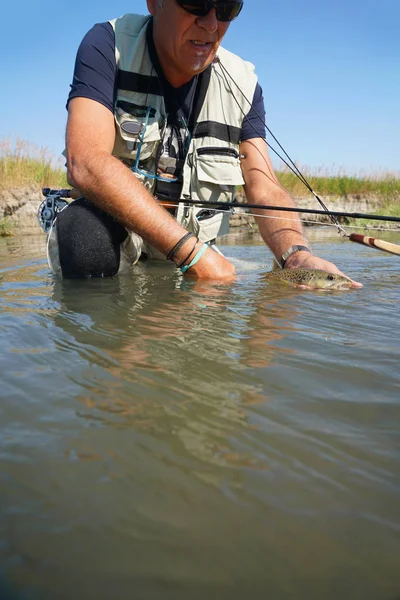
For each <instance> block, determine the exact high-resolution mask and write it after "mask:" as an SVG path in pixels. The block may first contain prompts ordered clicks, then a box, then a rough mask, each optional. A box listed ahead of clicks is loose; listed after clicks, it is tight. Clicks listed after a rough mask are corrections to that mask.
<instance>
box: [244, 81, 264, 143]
mask: <svg viewBox="0 0 400 600" xmlns="http://www.w3.org/2000/svg"><path fill="white" fill-rule="evenodd" d="M263 121H264V123H265V107H264V98H263V92H262V89H261V86H260V84H259V83H257V85H256V89H255V91H254V96H253V102H252V105H251V108H250V110H249V112H248V113H247V115H246V117H245V118H244V119H243V123H242V133H241V136H240V141H241V142H245V141H246V140H251V139H252V138H258V137H260V138H263V139H265V136H266V130H265V125H264V123H263Z"/></svg>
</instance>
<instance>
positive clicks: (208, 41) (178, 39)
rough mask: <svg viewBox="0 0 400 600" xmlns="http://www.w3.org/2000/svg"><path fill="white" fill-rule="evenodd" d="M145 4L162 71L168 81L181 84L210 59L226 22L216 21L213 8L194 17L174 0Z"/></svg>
mask: <svg viewBox="0 0 400 600" xmlns="http://www.w3.org/2000/svg"><path fill="white" fill-rule="evenodd" d="M147 6H148V9H149V12H150V13H151V14H152V15H153V16H154V29H153V36H154V43H155V46H156V49H157V54H158V58H159V60H160V63H161V66H162V68H163V71H164V73H165V75H166V77H167V79H169V81H170V83H171V84H172V85H175V86H176V87H177V86H179V85H183V83H185V82H186V81H189V80H190V79H192V77H194V75H196V74H197V73H200V72H201V71H204V69H206V68H207V67H208V66H209V65H210V64H211V63H212V61H213V59H214V56H215V54H216V52H217V50H218V47H219V45H220V43H221V41H222V38H223V37H224V35H225V33H226V31H227V29H228V27H229V23H222V22H220V21H217V19H216V16H215V9H214V8H213V9H212V10H210V12H209V13H208V14H207V15H206V16H205V17H196V16H195V15H192V14H190V13H188V12H187V11H185V10H184V9H183V8H181V7H180V6H179V4H177V2H176V1H175V0H163V2H161V3H160V2H159V0H147Z"/></svg>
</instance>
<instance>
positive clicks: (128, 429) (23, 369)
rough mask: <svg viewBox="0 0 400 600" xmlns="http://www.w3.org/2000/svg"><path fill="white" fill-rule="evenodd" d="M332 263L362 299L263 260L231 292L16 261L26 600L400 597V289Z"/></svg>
mask: <svg viewBox="0 0 400 600" xmlns="http://www.w3.org/2000/svg"><path fill="white" fill-rule="evenodd" d="M321 250H322V252H325V253H326V256H327V257H329V255H335V256H336V255H337V256H338V257H339V259H340V261H341V263H342V264H343V266H344V267H345V268H346V267H348V268H353V269H354V268H355V265H356V266H357V268H360V269H361V268H362V273H357V274H356V275H357V277H359V278H360V280H361V281H363V282H365V283H366V286H365V288H364V289H363V291H362V292H361V293H356V294H342V295H340V294H339V295H338V294H336V295H335V294H328V295H325V296H323V297H322V295H318V294H312V293H308V292H303V291H299V290H292V289H291V288H279V289H278V288H272V287H269V286H268V284H266V283H265V282H263V280H262V272H263V269H264V268H268V266H269V259H268V257H267V256H266V255H265V250H264V248H263V247H262V246H261V245H260V246H251V247H250V246H240V247H239V246H227V250H226V253H227V254H228V253H230V254H231V255H232V257H233V258H235V259H237V260H241V261H244V262H246V261H248V263H249V264H250V266H251V268H249V269H248V270H246V268H245V265H244V264H242V267H243V268H242V269H241V270H239V271H240V272H239V277H238V281H237V282H236V283H235V284H233V285H230V286H212V285H211V286H210V285H205V284H196V283H191V282H183V281H182V280H181V279H180V278H179V277H178V276H176V274H174V272H173V270H171V269H169V268H168V267H165V266H157V265H153V266H150V265H141V266H139V267H137V269H136V271H135V273H134V274H133V276H132V277H120V278H115V279H112V280H94V281H83V282H79V281H74V282H71V281H63V282H61V281H55V280H53V279H52V278H51V276H50V275H49V273H48V270H47V267H46V264H45V262H44V260H43V256H39V255H37V254H36V250H35V251H33V252H32V254H30V255H29V257H28V258H27V259H26V260H23V259H21V256H18V252H17V253H16V254H15V255H13V257H12V260H14V258H15V262H14V263H13V264H12V265H11V266H10V267H9V266H7V265H5V262H4V257H1V256H0V261H1V260H3V264H2V269H3V271H2V273H3V274H4V278H3V280H2V281H1V283H0V294H1V299H2V303H1V306H0V328H1V333H2V351H3V356H2V359H1V360H2V364H1V372H2V387H1V391H0V394H1V397H2V405H1V410H2V428H1V430H0V473H1V475H0V493H1V507H2V508H1V516H0V533H1V538H0V539H1V540H2V543H1V544H0V565H1V568H2V570H3V572H4V574H5V575H4V576H5V578H6V581H7V585H9V587H10V592H9V593H10V594H12V597H15V598H17V597H22V594H23V593H26V595H27V597H29V598H32V597H35V594H36V597H38V598H40V599H41V600H47V599H50V598H52V599H53V598H55V597H56V598H60V599H61V600H63V599H64V598H65V599H66V600H67V599H68V600H69V599H70V598H78V600H80V599H81V598H82V600H86V598H88V597H89V598H90V597H95V598H96V600H99V599H100V600H103V599H104V600H105V599H108V598H110V597H118V598H131V597H132V594H134V596H135V597H138V598H151V599H155V600H158V599H159V598H163V600H164V598H171V599H173V600H181V599H182V600H184V599H186V598H191V599H193V598H194V599H197V598H199V599H200V598H204V597H205V596H206V595H209V596H211V597H213V598H214V597H215V598H218V600H225V598H226V599H227V598H229V599H230V600H232V599H234V600H239V599H240V600H241V599H242V598H244V597H248V598H252V600H258V599H260V600H261V599H264V598H266V597H271V598H279V599H282V600H283V599H286V598H293V597H296V598H301V599H303V598H304V600H305V599H307V600H314V599H315V600H317V599H318V600H320V599H321V598H324V600H336V598H338V597H340V598H344V599H345V600H353V598H360V600H361V599H362V600H376V599H377V598H382V599H383V598H388V600H389V599H390V598H394V597H395V596H396V593H397V592H398V556H399V538H398V520H399V519H398V517H399V505H400V489H399V485H398V481H399V473H400V468H399V467H400V462H399V459H400V457H399V453H398V447H399V446H398V442H399V435H398V427H397V423H398V422H399V417H400V413H399V402H398V398H399V395H398V389H399V388H398V386H399V376H398V369H397V366H398V360H399V357H400V345H399V338H398V336H397V332H396V323H397V320H396V319H397V315H396V307H397V306H398V299H399V292H398V286H397V271H396V269H394V268H393V266H392V265H393V264H394V263H393V262H390V263H388V262H385V261H382V259H381V258H379V256H380V255H378V257H376V258H373V259H370V260H369V262H368V263H363V264H364V266H363V267H361V264H362V261H358V262H357V256H361V254H362V252H364V250H363V249H362V248H361V247H360V249H359V250H357V252H359V253H360V254H359V255H352V256H351V257H347V258H346V253H345V246H344V245H342V244H340V245H334V246H328V245H325V246H324V247H323V248H321ZM367 252H368V249H367ZM346 260H347V263H346ZM354 261H355V262H354ZM368 290H373V294H372V293H371V294H369V293H368ZM396 386H397V387H396ZM4 585H5V583H4ZM396 586H397V587H396ZM87 590H90V592H87ZM0 591H1V592H3V588H2V583H1V582H0ZM88 593H89V594H90V595H89V596H88V595H87V594H88ZM17 594H21V595H20V596H18V595H17ZM3 595H5V596H6V591H4V593H3ZM0 597H1V594H0Z"/></svg>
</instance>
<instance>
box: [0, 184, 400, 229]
mask: <svg viewBox="0 0 400 600" xmlns="http://www.w3.org/2000/svg"><path fill="white" fill-rule="evenodd" d="M294 199H295V201H296V204H297V206H298V207H299V208H304V209H313V208H317V209H319V208H321V207H320V206H319V205H318V204H317V201H316V200H315V198H314V197H313V196H311V195H310V196H309V197H304V196H303V197H301V196H299V197H296V196H294ZM321 199H322V200H323V202H324V203H325V205H326V206H327V207H328V208H330V209H331V210H332V211H338V212H350V213H355V212H357V213H367V214H388V215H392V216H399V217H400V194H399V195H398V196H397V197H394V198H393V199H391V200H390V201H389V202H388V201H387V199H386V198H384V197H380V196H378V195H377V194H369V195H368V194H366V195H360V194H353V195H348V196H346V197H337V196H336V197H335V196H321ZM245 200H246V199H245V197H244V195H240V196H239V201H240V202H241V203H242V202H245ZM42 201H43V195H42V193H41V188H40V187H39V186H38V185H35V184H30V185H26V186H23V187H20V188H19V187H16V188H11V189H8V190H0V236H7V235H15V234H16V232H18V235H30V234H35V233H37V232H38V230H39V224H38V220H37V210H38V207H39V205H40V203H41V202H42ZM267 214H268V211H266V215H267ZM300 218H301V219H302V220H303V222H304V224H305V225H306V226H312V225H321V224H324V223H330V222H331V221H330V219H329V217H328V216H327V215H311V214H307V213H300ZM339 221H340V222H341V223H342V224H347V225H349V224H353V225H357V226H366V225H369V226H371V227H377V228H383V227H384V228H387V227H391V228H393V229H396V228H400V227H399V224H397V223H388V222H385V221H376V222H373V221H364V220H361V219H360V220H358V221H354V219H353V220H351V219H348V218H347V217H346V218H340V219H339ZM230 226H231V227H232V228H238V227H240V228H244V229H256V228H257V225H256V223H255V220H254V217H253V216H252V215H251V214H249V211H245V210H244V209H238V210H236V211H235V213H234V214H233V216H232V217H231V221H230Z"/></svg>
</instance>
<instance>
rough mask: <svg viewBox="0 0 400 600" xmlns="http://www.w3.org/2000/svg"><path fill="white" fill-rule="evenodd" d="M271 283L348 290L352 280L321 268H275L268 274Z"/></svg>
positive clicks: (267, 277)
mask: <svg viewBox="0 0 400 600" xmlns="http://www.w3.org/2000/svg"><path fill="white" fill-rule="evenodd" d="M265 277H266V279H267V281H268V282H269V283H286V284H287V285H294V286H307V287H310V288H314V289H317V290H348V289H349V288H350V287H351V281H349V280H348V279H346V278H345V277H343V276H342V275H336V274H335V273H328V272H327V271H322V270H320V269H279V268H278V269H274V270H273V271H270V272H269V273H267V274H266V276H265Z"/></svg>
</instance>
